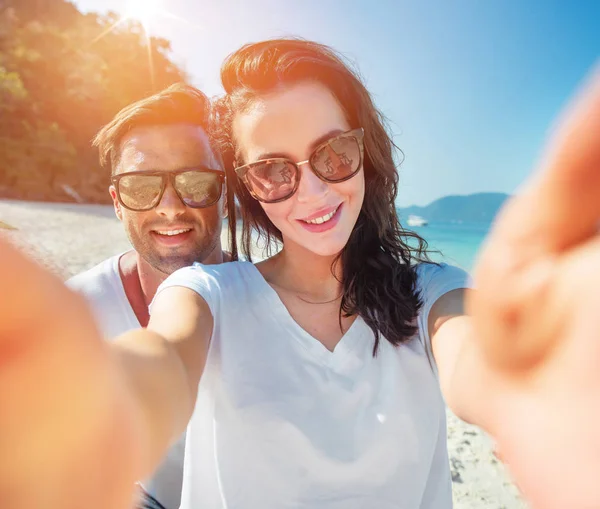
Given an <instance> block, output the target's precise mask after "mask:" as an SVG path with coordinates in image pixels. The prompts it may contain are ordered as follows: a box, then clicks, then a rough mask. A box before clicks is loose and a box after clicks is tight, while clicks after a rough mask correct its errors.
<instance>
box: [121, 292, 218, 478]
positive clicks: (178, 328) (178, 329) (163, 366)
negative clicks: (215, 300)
mask: <svg viewBox="0 0 600 509" xmlns="http://www.w3.org/2000/svg"><path fill="white" fill-rule="evenodd" d="M212 327H213V319H212V315H211V313H210V309H209V307H208V305H207V304H206V301H205V300H204V299H203V298H202V297H200V296H199V295H198V294H197V293H196V292H194V291H192V290H190V289H188V288H183V287H169V288H166V289H164V290H163V291H162V292H161V293H160V294H159V295H158V296H157V297H156V299H155V302H154V304H153V307H152V315H151V318H150V323H149V324H148V328H147V329H140V330H137V331H130V332H127V333H125V334H123V335H121V336H120V337H118V338H117V339H116V340H115V341H114V342H112V343H111V347H112V348H113V351H114V353H115V354H116V356H117V358H118V361H119V363H120V364H121V366H122V371H123V373H124V375H125V376H124V378H125V380H126V383H127V384H128V385H129V388H130V391H131V394H132V396H133V398H134V400H135V402H136V404H137V405H138V406H139V410H140V415H141V416H142V418H143V422H144V425H145V427H146V430H147V433H148V441H147V444H146V447H145V448H144V451H145V454H146V455H147V457H146V459H145V462H146V463H147V468H148V470H147V471H146V472H145V473H144V475H143V476H141V477H140V478H144V477H145V476H146V475H148V474H149V473H151V472H152V471H154V469H155V467H156V466H157V465H158V464H159V462H160V461H161V460H162V458H163V456H164V455H165V453H166V451H167V449H168V447H169V446H170V445H172V443H173V442H174V441H176V440H177V439H179V438H180V436H181V434H182V433H183V431H184V430H185V428H186V426H187V423H188V421H189V419H190V418H191V415H192V411H193V408H194V405H195V402H196V395H197V388H198V384H199V383H200V377H201V375H202V370H203V368H204V364H205V361H206V354H207V352H208V345H209V342H210V337H211V334H212Z"/></svg>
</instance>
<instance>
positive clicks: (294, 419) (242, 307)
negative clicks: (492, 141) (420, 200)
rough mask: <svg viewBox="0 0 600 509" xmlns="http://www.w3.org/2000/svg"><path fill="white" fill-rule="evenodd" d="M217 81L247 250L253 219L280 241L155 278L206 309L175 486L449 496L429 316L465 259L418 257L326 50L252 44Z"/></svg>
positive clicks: (317, 500) (331, 501) (395, 503)
mask: <svg viewBox="0 0 600 509" xmlns="http://www.w3.org/2000/svg"><path fill="white" fill-rule="evenodd" d="M222 79H223V83H224V85H225V89H226V92H227V97H226V99H225V100H224V101H223V102H222V104H221V105H220V107H219V109H218V112H219V114H218V118H217V122H216V123H217V130H218V132H217V133H216V135H217V136H218V137H219V138H220V141H221V143H222V145H223V152H224V154H225V156H226V159H227V160H228V164H226V166H229V169H230V174H229V177H228V178H229V181H230V182H237V184H238V185H237V186H236V194H237V198H238V200H239V202H240V206H241V210H242V211H243V215H244V231H243V237H244V240H245V241H244V242H243V244H244V245H245V248H246V251H247V252H246V253H245V254H246V255H248V256H249V255H250V254H251V253H250V252H249V248H250V247H251V246H250V244H251V243H250V233H251V227H252V226H255V227H257V228H259V230H260V231H261V232H262V233H264V234H265V235H266V236H267V238H275V239H277V240H279V241H280V242H281V244H282V246H283V247H282V249H281V251H280V252H279V253H277V254H276V255H275V256H273V257H271V258H269V259H267V260H265V261H263V262H261V263H259V264H257V265H256V266H255V265H253V264H251V263H234V264H227V265H222V266H220V267H217V268H215V269H214V270H213V269H212V268H209V267H204V268H201V267H194V268H189V269H188V270H184V271H181V272H179V273H178V274H177V275H175V276H174V277H173V278H172V279H171V280H170V281H169V282H168V283H167V284H165V285H164V286H163V288H162V289H161V292H162V293H164V294H165V296H166V295H168V297H165V298H168V299H169V300H170V301H171V302H174V301H175V300H176V299H182V300H185V301H187V300H189V299H191V298H196V299H197V298H198V295H199V296H200V297H201V298H202V299H203V300H204V301H205V302H206V304H207V305H208V308H209V311H210V315H211V316H212V320H213V331H214V332H213V334H212V339H211V340H210V349H209V350H208V352H207V353H206V352H203V355H204V356H205V357H206V363H205V366H204V373H203V382H202V384H201V385H200V393H199V398H198V404H197V406H196V412H195V415H194V417H193V418H192V421H191V423H190V428H189V429H190V431H189V434H188V440H190V445H189V449H188V450H189V451H204V454H202V455H198V454H192V453H190V461H189V468H190V469H191V471H192V472H198V474H196V475H195V476H194V477H193V479H192V478H189V480H188V481H187V482H186V483H185V486H184V490H183V500H184V501H185V502H186V503H187V505H188V507H199V506H201V505H203V506H205V507H221V504H222V503H223V502H221V500H224V501H225V503H226V505H227V506H232V507H286V506H289V507H311V508H312V507H331V508H333V507H340V508H342V507H344V508H348V507H373V506H374V505H377V506H378V507H381V508H384V507H390V508H391V507H400V506H402V507H450V506H451V505H452V493H451V476H450V470H449V462H448V456H447V451H446V428H445V423H446V419H445V412H444V403H443V400H442V397H441V394H440V391H439V384H438V382H437V379H436V374H435V367H432V363H431V362H430V361H431V356H429V355H428V349H429V347H430V345H431V342H430V339H429V335H428V329H430V328H431V327H435V325H434V324H435V323H436V321H437V320H438V319H440V320H441V319H444V317H448V316H450V314H457V315H458V314H461V313H462V289H463V288H465V286H466V285H467V281H466V279H467V278H466V275H465V273H464V272H463V271H460V270H458V269H454V268H450V267H447V266H436V265H433V264H422V265H419V266H418V267H417V266H416V265H415V264H416V262H418V261H419V253H418V252H417V253H416V255H415V256H413V253H412V252H411V249H410V248H409V247H408V245H407V244H406V243H405V242H404V240H405V239H406V237H407V236H408V234H407V233H405V232H403V230H402V228H401V227H400V224H399V222H398V219H397V215H396V211H395V198H396V189H397V180H398V176H397V173H396V168H395V165H394V161H393V153H392V148H393V145H392V143H391V141H390V139H389V137H388V136H387V134H386V132H385V129H384V127H383V125H382V122H381V119H380V116H379V115H378V113H377V110H376V109H375V107H374V106H373V104H372V102H371V99H370V97H369V94H368V92H367V91H366V90H365V88H364V86H363V85H362V84H361V83H360V81H359V80H358V79H357V78H356V77H355V76H354V74H353V73H352V72H351V71H350V70H349V69H348V68H347V67H346V66H345V65H344V64H343V62H342V61H341V60H340V59H339V58H338V57H337V56H336V55H335V54H334V53H333V52H331V51H330V50H328V49H327V48H325V47H323V46H320V45H317V44H313V43H307V42H303V41H293V40H292V41H285V40H284V41H270V42H267V43H263V44H258V45H251V46H249V47H247V48H243V49H242V50H240V51H239V52H237V53H236V54H234V55H233V56H232V57H231V58H230V59H228V61H226V62H225V64H224V65H223V70H222ZM234 161H235V162H234ZM298 161H302V162H300V163H299V162H298ZM234 167H235V173H234V172H233V171H231V170H233V168H234ZM236 175H237V177H239V179H236ZM231 224H235V222H234V221H232V222H231ZM413 237H415V238H416V239H417V240H420V239H418V237H416V236H414V235H413ZM181 287H186V289H183V288H181ZM187 288H190V289H192V290H193V291H194V293H193V294H191V292H189V291H188V290H187ZM162 301H163V296H162V295H159V296H158V298H157V300H156V303H155V306H154V308H153V315H154V316H155V319H157V320H160V313H161V311H160V308H161V307H162ZM184 305H185V304H184ZM421 308H422V309H423V311H424V312H423V313H419V311H420V310H421ZM169 314H170V312H169ZM427 316H429V317H430V318H431V326H428V324H427V323H426V321H427ZM438 327H439V325H438ZM442 375H443V373H442ZM209 437H212V438H209ZM249 465H252V468H251V469H248V466H249ZM200 473H201V474H200ZM267 483H268V485H267Z"/></svg>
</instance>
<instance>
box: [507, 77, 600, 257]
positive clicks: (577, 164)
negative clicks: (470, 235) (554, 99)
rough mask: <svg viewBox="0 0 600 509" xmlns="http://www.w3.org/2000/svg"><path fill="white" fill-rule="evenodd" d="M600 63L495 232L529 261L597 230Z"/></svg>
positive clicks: (599, 198) (599, 209) (599, 210)
mask: <svg viewBox="0 0 600 509" xmlns="http://www.w3.org/2000/svg"><path fill="white" fill-rule="evenodd" d="M599 221H600V69H598V70H597V71H596V72H595V73H594V75H593V76H592V78H591V79H590V80H589V82H588V83H587V86H585V87H584V89H583V91H582V92H581V93H580V94H579V95H578V96H577V97H576V99H575V100H574V101H573V103H572V105H571V106H570V107H569V108H567V110H566V112H565V114H564V115H563V116H562V117H561V122H560V123H559V124H558V128H557V130H556V132H555V134H554V136H553V137H551V139H550V143H549V145H548V149H547V151H546V155H545V156H544V158H543V160H542V164H541V168H540V172H539V173H537V174H535V175H534V176H533V178H531V179H530V181H529V182H528V183H527V184H526V186H525V187H524V188H523V190H522V192H521V193H519V195H518V196H517V197H516V198H515V199H513V200H512V202H510V203H509V205H508V206H507V207H506V210H505V211H503V213H502V214H501V215H500V216H499V220H498V222H497V226H496V233H497V236H498V237H499V240H501V241H502V242H506V241H509V242H510V246H511V247H512V248H514V249H518V250H519V251H520V252H521V256H520V258H521V259H523V260H524V261H525V262H526V260H530V259H533V258H536V257H537V256H539V255H540V254H546V253H559V252H561V251H563V250H564V249H568V248H570V247H571V246H573V245H575V244H578V243H579V242H582V241H583V240H585V239H587V238H589V237H590V236H592V235H595V234H596V233H597V232H598V226H599Z"/></svg>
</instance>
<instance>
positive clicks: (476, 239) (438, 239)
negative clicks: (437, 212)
mask: <svg viewBox="0 0 600 509" xmlns="http://www.w3.org/2000/svg"><path fill="white" fill-rule="evenodd" d="M489 228H490V225H489V224H483V223H460V224H459V223H429V224H428V225H427V226H423V227H418V228H417V227H410V228H409V229H411V230H412V231H414V232H416V233H418V234H419V235H420V236H421V237H423V238H424V239H425V240H426V241H427V242H428V244H429V248H430V249H431V250H437V251H440V252H441V254H438V253H431V255H430V256H431V258H432V259H433V260H435V261H444V262H447V263H450V264H452V265H457V266H459V267H461V268H463V269H465V270H467V271H470V270H471V269H472V268H473V264H474V261H475V257H476V255H477V252H478V250H479V247H480V246H481V243H482V242H483V239H484V238H485V236H486V234H487V233H488V231H489ZM239 229H241V224H240V225H239ZM254 237H255V244H256V249H255V250H254V254H253V259H254V261H259V260H261V259H263V258H264V257H265V253H264V251H263V246H264V243H263V242H259V241H257V240H256V235H255V236H254Z"/></svg>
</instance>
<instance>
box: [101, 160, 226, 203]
mask: <svg viewBox="0 0 600 509" xmlns="http://www.w3.org/2000/svg"><path fill="white" fill-rule="evenodd" d="M111 182H112V184H113V186H115V190H116V192H117V199H118V200H119V203H120V204H121V205H123V207H125V208H126V209H129V210H132V211H134V212H143V211H146V210H151V209H153V208H154V207H156V206H157V205H158V204H159V203H160V200H161V199H162V196H163V194H164V192H165V188H166V187H167V183H168V182H170V183H171V185H172V186H173V189H175V192H176V193H177V196H178V197H179V199H180V200H181V201H182V203H183V204H185V205H186V206H188V207H192V208H195V209H201V208H205V207H210V206H211V205H214V204H215V203H217V202H218V201H219V199H220V198H221V193H222V191H223V182H225V174H224V172H222V171H221V170H212V169H210V168H192V169H182V170H177V171H131V172H128V173H120V174H119V175H114V176H113V177H111Z"/></svg>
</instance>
